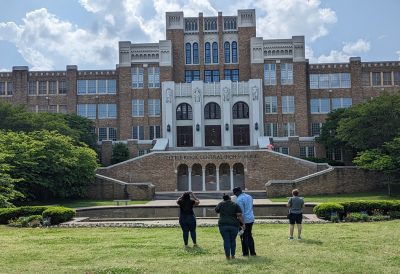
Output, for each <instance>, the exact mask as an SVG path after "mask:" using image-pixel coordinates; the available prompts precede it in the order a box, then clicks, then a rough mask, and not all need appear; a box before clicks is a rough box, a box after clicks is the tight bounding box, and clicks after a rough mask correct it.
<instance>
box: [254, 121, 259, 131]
mask: <svg viewBox="0 0 400 274" xmlns="http://www.w3.org/2000/svg"><path fill="white" fill-rule="evenodd" d="M254 129H255V130H258V123H257V122H256V123H255V124H254Z"/></svg>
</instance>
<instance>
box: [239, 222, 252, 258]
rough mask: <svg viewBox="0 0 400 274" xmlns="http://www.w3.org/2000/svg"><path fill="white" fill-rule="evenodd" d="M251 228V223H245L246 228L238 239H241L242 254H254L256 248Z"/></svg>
mask: <svg viewBox="0 0 400 274" xmlns="http://www.w3.org/2000/svg"><path fill="white" fill-rule="evenodd" d="M252 228H253V223H249V224H246V229H245V230H244V233H243V235H242V236H240V240H241V241H242V252H243V256H249V252H250V255H252V256H255V255H256V249H255V246H254V239H253V234H252V233H251V230H252Z"/></svg>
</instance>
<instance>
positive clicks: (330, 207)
mask: <svg viewBox="0 0 400 274" xmlns="http://www.w3.org/2000/svg"><path fill="white" fill-rule="evenodd" d="M313 212H314V214H315V215H317V216H318V217H319V218H324V219H326V220H330V218H331V215H332V214H336V215H340V214H342V213H343V212H344V208H343V206H342V205H341V204H338V203H323V204H319V205H317V206H315V207H314V209H313Z"/></svg>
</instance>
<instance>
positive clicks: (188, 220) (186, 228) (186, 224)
mask: <svg viewBox="0 0 400 274" xmlns="http://www.w3.org/2000/svg"><path fill="white" fill-rule="evenodd" d="M179 224H180V226H181V228H182V232H183V242H184V243H185V245H188V241H189V232H190V237H192V241H193V243H194V244H196V217H195V216H194V215H181V216H180V217H179Z"/></svg>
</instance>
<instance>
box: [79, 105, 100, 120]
mask: <svg viewBox="0 0 400 274" xmlns="http://www.w3.org/2000/svg"><path fill="white" fill-rule="evenodd" d="M77 114H78V115H80V116H83V117H86V118H88V119H96V104H78V105H77Z"/></svg>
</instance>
